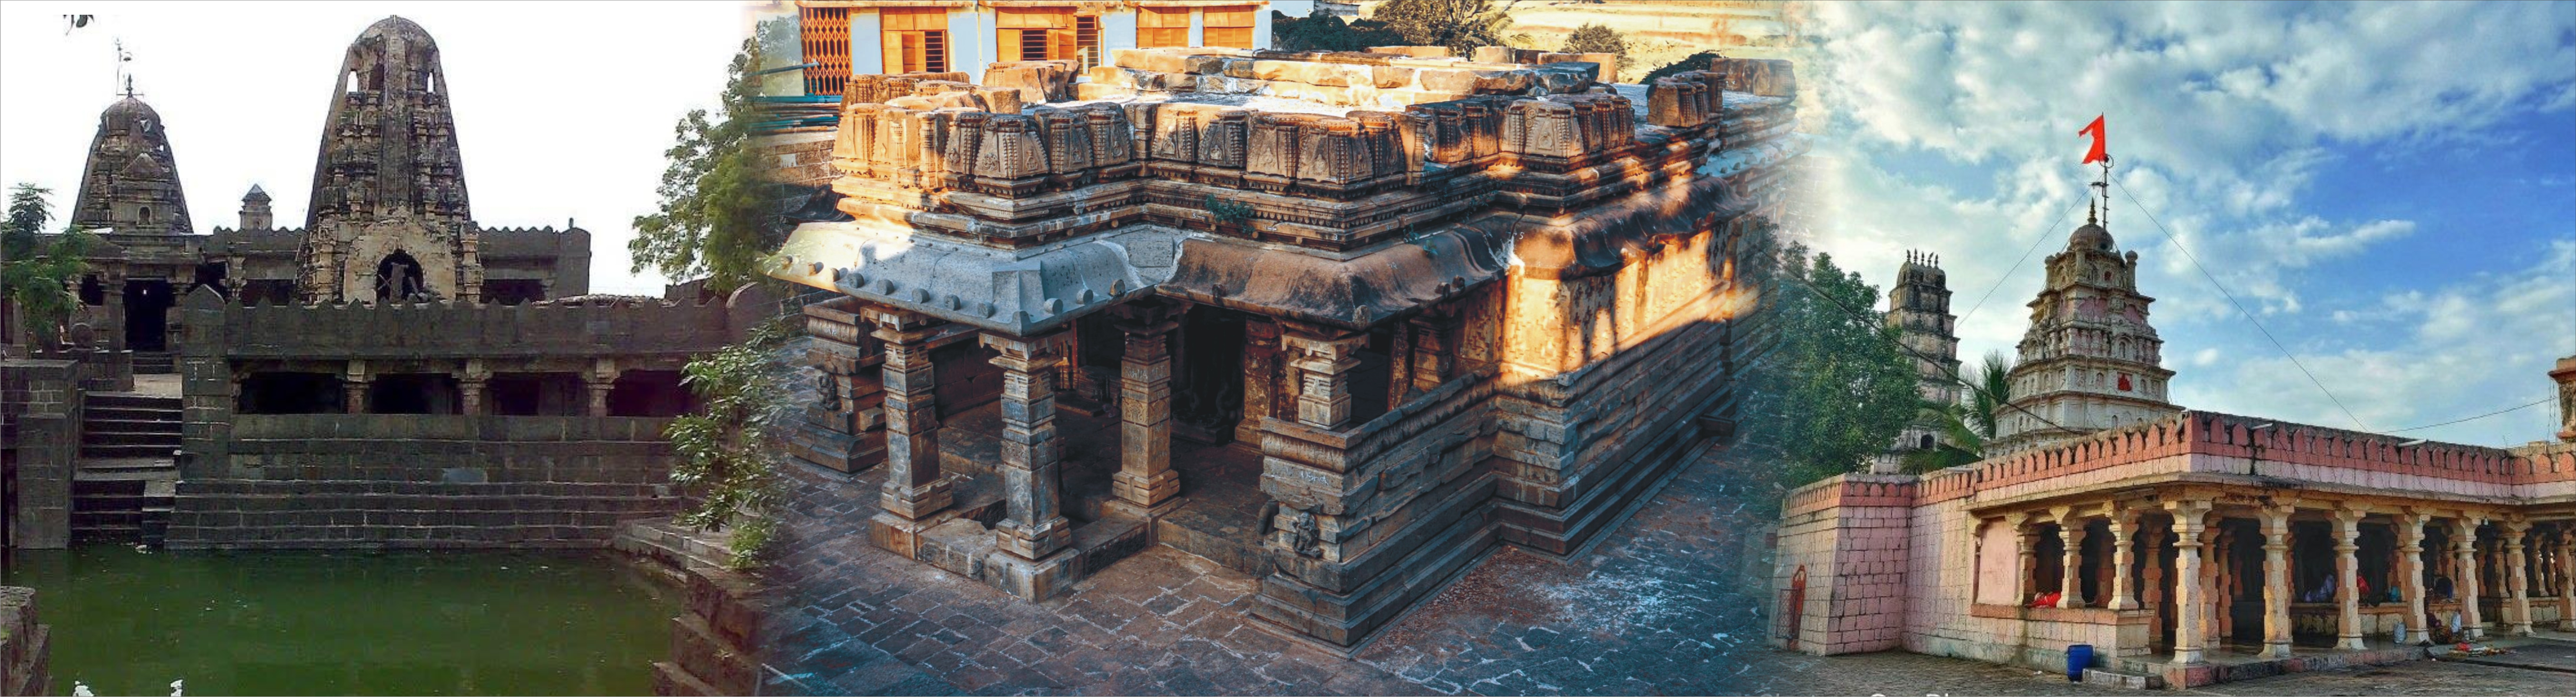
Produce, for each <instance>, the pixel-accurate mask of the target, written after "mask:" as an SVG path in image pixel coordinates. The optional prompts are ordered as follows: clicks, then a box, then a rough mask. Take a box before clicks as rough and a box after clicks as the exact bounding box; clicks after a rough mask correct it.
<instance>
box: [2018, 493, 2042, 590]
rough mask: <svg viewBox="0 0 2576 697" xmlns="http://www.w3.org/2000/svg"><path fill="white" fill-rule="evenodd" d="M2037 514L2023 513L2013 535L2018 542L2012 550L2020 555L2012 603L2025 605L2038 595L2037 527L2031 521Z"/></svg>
mask: <svg viewBox="0 0 2576 697" xmlns="http://www.w3.org/2000/svg"><path fill="white" fill-rule="evenodd" d="M2037 517H2038V515H2037V514H2028V515H2024V516H2022V518H2021V524H2020V525H2019V526H2017V528H2016V529H2015V533H2016V534H2014V535H2013V537H2014V539H2015V541H2016V542H2017V543H2018V544H2016V545H2015V546H2014V552H2015V553H2016V554H2018V555H2019V556H2020V557H2021V580H2020V582H2018V583H2015V584H2013V585H2014V587H2013V598H2014V600H2013V604H2016V605H2027V604H2029V603H2030V602H2031V601H2032V600H2034V599H2036V598H2037V597H2038V595H2039V527H2038V526H2037V525H2036V524H2034V523H2033V522H2032V521H2033V520H2034V519H2036V518H2037Z"/></svg>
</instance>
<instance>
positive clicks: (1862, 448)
mask: <svg viewBox="0 0 2576 697" xmlns="http://www.w3.org/2000/svg"><path fill="white" fill-rule="evenodd" d="M1781 267H1782V268H1781V270H1780V278H1781V279H1782V280H1783V281H1784V282H1780V283H1774V284H1772V286H1771V291H1772V292H1774V293H1776V294H1778V295H1779V304H1778V305H1776V306H1774V307H1773V308H1771V309H1770V311H1771V312H1772V313H1773V315H1772V319H1771V321H1773V322H1777V323H1779V334H1780V337H1781V345H1780V347H1779V349H1778V352H1779V355H1778V356H1777V358H1778V359H1779V360H1781V361H1782V365H1781V367H1780V369H1779V370H1777V371H1771V377H1772V379H1771V380H1770V381H1769V382H1770V383H1771V384H1768V385H1758V386H1757V387H1756V388H1755V389H1767V390H1770V391H1772V392H1773V393H1775V394H1777V395H1778V396H1779V407H1780V408H1779V415H1778V421H1779V423H1778V428H1779V429H1780V431H1781V432H1780V440H1781V444H1780V445H1781V451H1782V452H1781V455H1782V458H1783V460H1784V466H1785V468H1786V471H1784V472H1783V473H1782V475H1783V483H1784V484H1786V485H1788V486H1800V485H1804V484H1806V483H1808V482H1813V481H1816V480H1819V479H1823V478H1825V477H1829V476H1833V475H1836V474H1841V473H1844V472H1850V471H1852V470H1853V469H1854V468H1856V467H1858V466H1859V465H1860V464H1861V463H1862V462H1863V461H1864V460H1865V459H1866V458H1868V457H1870V456H1872V455H1876V454H1878V453H1880V452H1884V451H1886V449H1887V444H1888V443H1889V442H1892V441H1894V440H1895V439H1896V434H1897V433H1898V432H1900V431H1902V430H1904V428H1905V424H1906V423H1907V422H1909V421H1912V420H1913V419H1914V417H1915V416H1916V415H1917V414H1918V413H1919V411H1920V408H1921V407H1922V405H1923V398H1922V396H1921V394H1920V393H1919V392H1917V391H1916V387H1915V385H1916V382H1915V374H1914V364H1913V362H1912V361H1911V360H1910V359H1908V358H1907V357H1906V356H1905V354H1904V352H1903V350H1902V349H1900V348H1899V347H1898V344H1897V338H1896V328H1894V327H1890V326H1888V325H1887V322H1886V319H1885V316H1884V315H1883V314H1882V313H1880V312H1878V311H1877V310H1874V309H1872V306H1873V305H1874V304H1875V301H1876V300H1877V298H1878V289H1877V288H1876V287H1874V286H1871V285H1869V284H1868V283H1866V282H1863V281H1862V280H1861V277H1860V275H1859V274H1856V273H1851V272H1847V271H1844V270H1842V269H1841V268H1839V267H1836V266H1835V265H1834V261H1833V257H1832V256H1830V255H1826V254H1818V255H1816V256H1815V258H1814V260H1813V262H1812V263H1810V262H1809V260H1808V258H1807V254H1806V250H1805V249H1804V248H1803V247H1798V246H1792V247H1790V248H1789V249H1787V250H1785V251H1784V252H1783V256H1782V259H1781Z"/></svg>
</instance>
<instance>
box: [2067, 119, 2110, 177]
mask: <svg viewBox="0 0 2576 697" xmlns="http://www.w3.org/2000/svg"><path fill="white" fill-rule="evenodd" d="M2075 134H2076V135H2079V136H2083V135H2089V136H2093V149H2091V150H2086V151H2084V164H2088V165H2089V164H2093V163H2095V162H2101V161H2104V160H2108V159H2111V146H2110V142H2109V141H2108V140H2107V138H2109V137H2110V136H2109V135H2108V134H2105V133H2104V132H2103V131H2102V117H2100V116H2095V117H2093V123H2090V124H2086V125H2085V126H2084V130H2081V131H2076V132H2075Z"/></svg>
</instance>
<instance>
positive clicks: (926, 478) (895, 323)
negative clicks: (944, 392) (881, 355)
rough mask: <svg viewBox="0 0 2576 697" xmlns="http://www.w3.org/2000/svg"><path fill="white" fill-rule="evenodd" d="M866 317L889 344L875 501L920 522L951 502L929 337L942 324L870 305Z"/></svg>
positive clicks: (883, 374)
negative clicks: (881, 466) (880, 477)
mask: <svg viewBox="0 0 2576 697" xmlns="http://www.w3.org/2000/svg"><path fill="white" fill-rule="evenodd" d="M866 316H867V319H868V321H871V322H874V323H876V325H877V329H876V331H875V332H872V333H870V336H874V337H876V338H877V339H878V340H879V341H882V342H884V345H885V360H884V361H883V362H881V363H880V364H879V369H880V370H881V371H882V372H881V374H880V375H881V377H880V379H879V382H881V383H883V385H882V386H883V388H884V390H885V401H884V406H885V422H886V481H885V485H884V487H883V488H881V489H880V490H879V491H878V493H877V503H878V505H879V506H882V507H883V508H884V509H885V513H886V514H887V515H890V516H893V517H894V518H895V519H896V520H897V521H901V522H907V523H908V522H911V521H919V520H921V519H923V518H928V517H930V514H932V513H937V512H939V511H940V510H941V509H945V508H947V507H948V504H949V502H950V491H949V487H950V484H949V482H948V478H946V477H942V476H940V474H939V402H938V398H937V397H936V396H935V395H934V394H933V393H932V391H931V390H932V388H933V387H935V386H937V385H938V376H937V375H936V372H935V371H936V368H935V367H934V366H932V365H931V362H930V349H931V346H930V341H931V340H932V339H934V338H938V336H939V330H940V328H941V325H942V324H943V323H942V322H941V321H939V320H936V319H931V318H930V317H928V316H925V315H921V314H918V313H913V312H907V311H900V310H874V309H871V310H868V311H867V312H866ZM913 531H915V532H917V530H913ZM879 542H880V546H886V544H885V543H886V542H887V541H885V540H880V541H879ZM889 548H890V549H896V551H898V552H903V553H905V555H906V556H910V552H911V550H912V548H911V547H910V546H909V545H904V544H897V545H895V546H892V547H889Z"/></svg>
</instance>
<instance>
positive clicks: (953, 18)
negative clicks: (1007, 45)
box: [948, 7, 1001, 85]
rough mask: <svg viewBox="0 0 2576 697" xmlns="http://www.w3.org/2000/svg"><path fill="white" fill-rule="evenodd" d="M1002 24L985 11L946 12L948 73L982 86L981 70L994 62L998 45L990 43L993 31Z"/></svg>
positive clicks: (984, 9)
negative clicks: (958, 75) (961, 76)
mask: <svg viewBox="0 0 2576 697" xmlns="http://www.w3.org/2000/svg"><path fill="white" fill-rule="evenodd" d="M997 26H1001V20H1000V18H999V17H998V16H996V15H995V13H994V12H993V11H992V10H990V9H986V8H980V7H961V8H957V9H954V10H950V11H949V12H948V69H949V70H954V71H958V72H963V73H965V74H966V79H967V80H970V81H973V82H974V83H975V84H978V85H981V84H984V68H985V66H989V65H992V64H993V62H994V54H993V52H994V51H995V50H998V49H999V48H1000V44H999V42H996V41H994V40H993V28H994V27H997Z"/></svg>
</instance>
